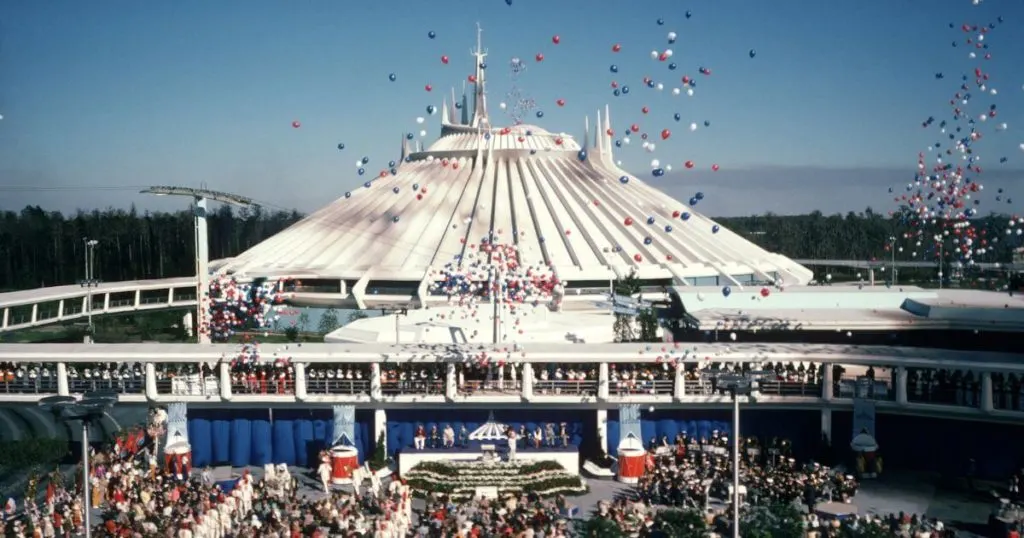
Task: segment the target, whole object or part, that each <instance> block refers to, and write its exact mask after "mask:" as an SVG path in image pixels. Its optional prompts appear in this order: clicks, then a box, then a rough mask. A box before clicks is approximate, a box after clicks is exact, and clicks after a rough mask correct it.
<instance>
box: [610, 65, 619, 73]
mask: <svg viewBox="0 0 1024 538" xmlns="http://www.w3.org/2000/svg"><path fill="white" fill-rule="evenodd" d="M608 70H609V71H611V72H612V73H618V72H619V66H617V65H615V64H612V65H611V66H609V67H608Z"/></svg>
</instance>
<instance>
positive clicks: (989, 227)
mask: <svg viewBox="0 0 1024 538" xmlns="http://www.w3.org/2000/svg"><path fill="white" fill-rule="evenodd" d="M302 217H303V215H302V214H301V213H299V212H297V211H290V212H288V211H268V210H265V209H262V208H259V207H254V208H244V209H241V210H236V209H233V208H232V207H230V206H221V207H219V208H217V209H216V210H213V211H210V212H209V214H208V223H209V234H210V258H211V259H218V258H226V257H231V256H234V255H237V254H239V253H241V252H243V251H245V250H246V249H248V248H250V247H252V246H254V245H256V244H257V243H259V242H260V241H263V240H264V239H267V238H268V237H270V236H272V235H274V234H276V233H278V232H280V231H281V230H283V229H285V228H287V227H288V226H290V225H291V224H294V223H295V222H296V221H298V220H299V219H301V218H302ZM1008 220H1009V218H1008V217H1005V216H998V215H993V216H989V217H984V218H979V219H976V220H975V227H976V228H977V229H978V230H979V231H984V232H985V233H986V235H985V236H984V237H987V238H989V239H990V238H993V237H1005V235H1004V233H1005V230H1006V228H1007V223H1008ZM717 221H718V222H719V223H720V224H721V225H722V226H723V227H725V228H728V229H731V230H733V231H735V232H736V233H738V234H740V235H742V236H744V237H746V238H748V239H750V240H751V241H753V242H754V243H756V244H758V245H760V246H761V247H763V248H765V249H767V250H769V251H771V252H778V253H780V254H784V255H786V256H789V257H792V258H798V259H806V258H812V259H854V260H866V259H872V258H878V259H888V258H889V253H888V252H886V246H887V244H888V242H889V238H890V237H892V236H902V235H903V234H904V233H908V232H915V231H916V230H918V229H919V228H918V226H916V224H915V223H911V222H910V221H909V220H908V219H906V218H891V217H887V216H883V215H880V214H877V213H875V212H873V211H871V209H867V210H865V211H863V212H860V213H854V212H850V213H848V214H846V215H838V214H837V215H823V214H822V213H821V212H820V211H814V212H811V213H809V214H806V215H773V214H770V213H769V214H765V215H758V216H750V217H728V218H720V219H717ZM936 232H939V231H938V230H936ZM931 235H932V231H928V232H926V234H925V236H926V237H930V236H931ZM193 237H194V233H193V218H192V213H191V211H178V212H169V213H165V212H146V211H141V212H140V211H138V210H136V209H135V208H134V207H133V208H130V209H107V210H93V211H90V212H86V211H79V212H77V213H75V214H73V215H65V214H62V213H61V212H58V211H46V210H44V209H43V208H41V207H39V206H29V207H26V208H24V209H23V210H21V211H20V212H16V211H4V212H0V290H2V291H9V290H17V289H30V288H38V287H43V286H57V285H64V284H75V283H77V282H79V281H80V280H82V279H83V278H84V276H85V268H84V264H85V251H86V246H85V241H84V240H86V239H89V240H96V241H98V244H97V245H96V247H95V259H94V267H95V269H94V276H95V278H98V279H101V280H104V281H107V282H114V281H122V280H137V279H150V278H170V277H177V276H187V275H193V274H195V265H194V246H193ZM980 239H981V238H980V237H979V241H980ZM1012 239H1016V240H1015V241H1013V240H1010V241H1007V240H1004V241H1000V242H999V243H990V244H989V245H988V246H989V247H990V249H991V252H990V253H989V254H987V255H986V256H985V261H998V262H1009V261H1010V259H1011V253H1010V250H1011V247H1013V246H1017V245H1019V243H1020V241H1019V236H1013V238H1012ZM925 243H926V244H929V243H930V242H929V241H925ZM901 245H905V251H904V252H899V253H898V254H897V256H896V257H897V259H898V260H911V259H912V258H911V256H910V250H911V249H912V248H913V247H912V241H909V242H908V241H901ZM946 245H947V247H946V254H947V255H951V253H950V252H949V251H950V250H952V240H949V241H947V242H946ZM931 250H934V249H929V248H928V247H927V246H925V247H921V249H920V251H919V254H918V257H917V258H916V259H918V260H921V259H934V253H933V252H932V251H931Z"/></svg>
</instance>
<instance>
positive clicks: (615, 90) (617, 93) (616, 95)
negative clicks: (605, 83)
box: [612, 88, 622, 97]
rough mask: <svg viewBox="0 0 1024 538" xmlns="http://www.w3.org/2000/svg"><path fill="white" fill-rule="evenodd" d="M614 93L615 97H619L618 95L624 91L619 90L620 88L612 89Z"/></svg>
mask: <svg viewBox="0 0 1024 538" xmlns="http://www.w3.org/2000/svg"><path fill="white" fill-rule="evenodd" d="M612 95H614V96H615V97H618V96H620V95H622V92H621V91H619V89H618V88H615V89H614V90H612Z"/></svg>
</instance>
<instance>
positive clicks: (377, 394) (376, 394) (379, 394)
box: [370, 362, 384, 400]
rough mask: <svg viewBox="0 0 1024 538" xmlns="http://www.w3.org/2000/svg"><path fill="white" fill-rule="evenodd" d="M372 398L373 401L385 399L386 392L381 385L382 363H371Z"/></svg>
mask: <svg viewBox="0 0 1024 538" xmlns="http://www.w3.org/2000/svg"><path fill="white" fill-rule="evenodd" d="M370 398H371V399H373V400H382V399H384V390H383V389H382V388H381V385H380V363H379V362H372V363H370Z"/></svg>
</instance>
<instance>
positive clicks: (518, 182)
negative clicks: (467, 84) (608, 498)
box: [218, 43, 812, 308]
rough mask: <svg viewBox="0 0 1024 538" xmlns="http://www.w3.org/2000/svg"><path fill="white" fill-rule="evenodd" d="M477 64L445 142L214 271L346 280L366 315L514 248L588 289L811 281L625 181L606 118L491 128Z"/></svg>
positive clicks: (478, 58)
mask: <svg viewBox="0 0 1024 538" xmlns="http://www.w3.org/2000/svg"><path fill="white" fill-rule="evenodd" d="M485 56H486V53H485V52H483V50H482V49H481V48H480V45H479V43H478V48H477V51H476V52H475V53H474V60H475V63H476V65H477V68H476V75H475V77H476V78H475V84H473V85H472V87H473V91H472V93H473V97H472V99H467V96H466V95H463V98H462V103H461V104H460V107H461V118H459V117H457V116H458V115H459V114H458V113H457V108H459V107H456V102H455V95H454V92H453V93H452V96H451V101H450V102H449V100H448V99H447V98H445V102H444V104H443V105H442V106H441V109H440V111H439V113H440V115H441V136H440V138H439V139H438V140H436V141H435V142H434V143H433V144H432V145H431V146H430V147H429V148H427V149H425V150H424V149H422V148H420V147H413V146H412V143H411V142H410V141H409V140H408V139H407V137H403V138H402V146H401V155H400V158H399V159H398V162H397V163H395V166H394V167H391V169H390V170H388V169H387V168H388V167H387V166H382V168H385V170H384V171H383V172H382V175H378V174H374V173H373V172H368V175H369V174H373V175H374V176H375V177H376V179H374V180H371V181H369V182H367V183H365V184H364V185H363V186H361V187H359V188H356V189H353V190H352V191H351V192H348V193H345V194H344V195H343V196H342V197H341V198H339V199H338V200H336V201H334V202H332V203H331V204H329V205H327V206H326V207H324V208H323V209H320V210H319V211H316V212H315V213H313V214H311V215H309V216H308V217H306V218H305V219H303V220H301V221H299V222H298V223H296V224H294V225H293V226H291V227H290V228H288V229H286V230H284V231H283V232H281V233H279V234H277V235H276V236H274V237H271V238H269V239H267V240H266V241H263V242H262V243H260V244H258V245H256V246H254V247H253V248H251V249H249V250H248V251H246V252H244V253H242V254H240V255H239V256H237V257H235V258H233V259H230V260H225V261H224V263H223V264H222V265H220V266H219V267H218V271H219V272H221V273H223V274H232V275H236V276H238V277H240V278H258V277H269V278H285V277H289V276H291V277H295V278H301V279H303V280H332V281H335V282H337V281H339V280H340V281H341V282H344V283H345V288H343V290H342V295H343V296H351V297H352V298H353V299H354V300H355V301H356V302H357V303H358V304H359V305H360V306H359V307H360V308H365V306H362V305H365V304H368V303H367V301H369V303H370V304H372V303H373V302H374V301H376V300H383V296H385V295H387V296H389V297H390V296H393V297H394V298H393V299H389V301H390V302H391V303H396V304H397V303H400V302H403V301H404V302H412V301H413V300H414V299H416V298H417V296H418V298H419V301H420V302H421V303H422V302H424V301H423V297H424V295H425V293H426V292H425V290H426V289H427V288H428V287H429V285H430V283H432V282H433V281H434V280H436V279H437V278H438V273H437V270H438V269H439V268H441V267H443V266H444V265H445V264H447V263H450V262H452V261H453V260H454V259H456V258H457V257H462V256H464V255H467V254H468V253H471V252H472V251H473V249H474V248H477V247H478V246H479V245H480V244H481V243H482V242H491V243H496V244H506V245H513V244H514V245H516V246H517V247H518V249H519V256H520V258H521V259H520V263H521V264H522V265H524V266H544V267H550V268H551V270H552V271H554V273H555V274H557V276H558V278H559V279H560V280H562V281H563V282H566V281H567V282H570V283H571V282H573V281H577V282H579V283H580V284H581V285H582V283H583V282H584V281H585V282H587V283H590V284H589V286H591V287H592V286H595V284H594V283H601V282H604V283H607V282H608V281H609V280H612V279H614V278H616V277H618V276H624V275H627V274H629V273H631V272H634V271H635V272H636V274H637V276H638V277H639V278H641V279H643V280H647V281H657V282H658V284H657V285H672V284H676V285H694V286H732V287H734V288H737V289H738V288H740V287H742V286H743V285H746V284H753V283H755V282H766V281H779V280H782V281H784V282H785V283H786V284H787V285H789V286H794V285H801V284H805V283H807V282H808V281H810V280H811V279H812V273H811V271H810V270H808V269H807V268H805V267H803V266H801V265H799V264H797V263H795V262H794V261H792V260H790V259H789V258H786V257H785V256H782V255H779V254H773V253H770V252H767V251H765V250H763V249H762V248H760V247H758V246H757V245H755V244H754V243H752V242H750V241H748V240H747V239H746V238H744V237H742V236H740V235H738V234H736V233H733V232H732V231H729V230H727V229H725V228H724V227H720V226H718V225H716V223H715V222H714V221H712V220H711V219H710V218H708V217H705V216H703V215H701V214H700V213H697V212H696V211H695V208H694V207H691V206H690V204H687V203H684V202H681V201H678V200H675V199H673V198H672V197H670V196H669V195H667V194H665V193H663V192H661V191H659V190H657V189H655V188H654V187H651V186H650V185H647V184H646V183H644V182H643V181H641V180H639V179H638V178H637V177H635V176H633V175H631V174H629V173H627V172H625V171H623V170H622V169H620V168H619V167H618V166H617V164H616V162H615V160H614V158H613V147H614V144H613V140H612V137H611V134H610V133H612V132H614V131H613V130H612V122H611V118H610V113H609V110H608V108H607V107H605V110H604V113H603V114H602V113H601V112H598V113H597V119H596V121H595V122H593V125H591V122H590V120H589V119H588V120H587V121H586V123H585V124H584V126H585V129H584V132H583V137H582V139H581V140H580V139H576V138H574V137H572V136H570V135H567V134H560V133H553V132H549V131H546V130H544V129H542V128H540V127H537V126H533V125H515V126H510V127H501V126H493V125H492V124H491V121H490V120H489V118H488V115H487V102H486V91H485V87H486V70H484V69H482V68H481V67H480V66H481V64H483V60H484V57H485ZM470 106H472V112H470ZM370 166H373V167H374V168H375V169H376V168H377V165H376V163H370V164H368V165H367V168H369V167H370ZM695 194H696V193H695ZM690 201H691V202H693V203H694V204H695V203H696V202H697V200H696V199H693V200H690ZM598 285H600V284H598ZM605 285H606V284H605ZM570 291H571V290H570ZM375 296H379V298H378V297H375ZM402 297H404V299H403V298H402ZM296 299H297V300H298V299H301V298H296ZM315 299H317V302H319V303H321V304H325V303H332V302H338V303H340V302H342V300H341V299H342V298H338V300H337V301H333V300H332V299H331V298H330V297H326V296H324V297H318V298H315ZM310 300H312V299H310Z"/></svg>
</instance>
